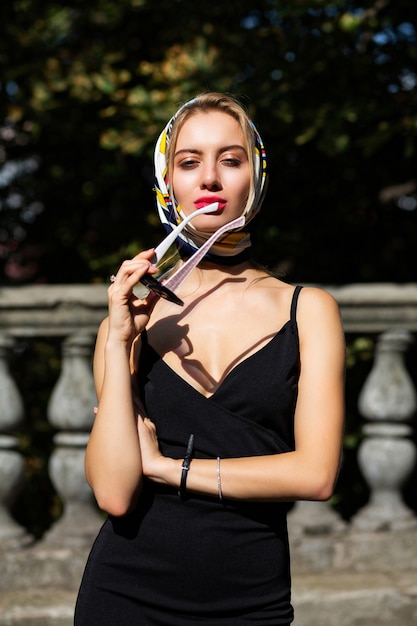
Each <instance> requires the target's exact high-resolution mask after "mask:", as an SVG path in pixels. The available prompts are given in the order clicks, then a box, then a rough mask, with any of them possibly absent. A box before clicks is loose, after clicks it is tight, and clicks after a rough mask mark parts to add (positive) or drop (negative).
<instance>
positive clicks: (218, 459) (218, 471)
mask: <svg viewBox="0 0 417 626" xmlns="http://www.w3.org/2000/svg"><path fill="white" fill-rule="evenodd" d="M217 493H218V495H219V500H220V502H221V501H222V500H223V493H222V477H221V474H220V457H219V456H218V457H217Z"/></svg>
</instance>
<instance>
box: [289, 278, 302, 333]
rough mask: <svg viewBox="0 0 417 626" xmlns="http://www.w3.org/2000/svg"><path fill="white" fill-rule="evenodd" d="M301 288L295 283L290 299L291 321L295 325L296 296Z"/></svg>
mask: <svg viewBox="0 0 417 626" xmlns="http://www.w3.org/2000/svg"><path fill="white" fill-rule="evenodd" d="M301 289H302V286H301V285H297V287H296V288H295V289H294V293H293V296H292V301H291V322H292V324H294V325H295V326H296V325H297V317H296V316H297V302H298V296H299V293H300V291H301Z"/></svg>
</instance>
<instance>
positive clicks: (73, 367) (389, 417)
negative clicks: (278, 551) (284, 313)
mask: <svg viewBox="0 0 417 626" xmlns="http://www.w3.org/2000/svg"><path fill="white" fill-rule="evenodd" d="M326 288H327V289H328V291H330V292H331V293H332V294H333V295H334V296H335V298H336V299H337V301H338V302H339V304H340V307H341V312H342V318H343V322H344V327H345V330H346V333H349V334H368V333H371V334H373V335H376V336H377V342H376V348H375V355H374V361H373V367H372V370H371V372H370V374H369V376H368V377H367V379H366V380H365V382H364V385H363V388H362V390H361V393H360V396H359V398H358V399H357V404H358V407H359V412H360V414H361V415H362V417H363V418H364V420H365V425H364V427H363V437H362V442H361V445H360V447H359V451H358V464H359V467H360V469H361V472H362V475H363V478H364V481H365V482H366V484H367V486H368V487H369V490H370V498H369V501H368V503H367V504H366V505H365V506H363V507H362V508H360V509H359V511H358V513H357V514H356V515H355V516H354V517H353V519H352V520H351V521H350V522H349V525H350V527H351V528H354V529H355V532H361V531H379V530H386V531H390V532H395V531H396V530H409V529H414V528H417V516H416V513H415V511H413V510H411V509H410V508H409V507H408V506H407V505H406V503H405V502H404V500H403V496H402V486H403V484H404V482H405V481H406V480H407V479H408V478H409V476H410V475H411V473H412V472H413V470H414V466H415V459H416V447H415V443H414V442H413V434H414V430H415V429H414V424H413V418H414V414H415V411H416V405H417V402H416V391H415V384H414V382H413V380H412V378H411V376H410V374H409V373H408V372H407V369H406V365H405V356H406V353H407V350H408V349H409V346H410V343H411V341H412V339H413V333H415V332H416V331H417V284H408V285H394V284H369V285H368V284H366V285H365V284H362V285H347V286H342V287H334V288H333V287H332V288H329V287H326ZM106 310H107V287H106V286H105V285H77V286H75V285H59V286H58V285H56V286H29V287H16V288H10V287H8V288H0V546H1V545H2V546H3V547H4V546H7V547H9V546H10V547H12V546H16V545H18V546H20V545H24V544H25V542H27V541H28V540H30V538H28V536H27V533H26V531H25V529H23V528H22V527H21V526H20V525H19V524H18V523H17V522H16V521H15V520H14V519H13V517H12V515H11V514H10V510H11V506H12V504H13V500H14V498H15V497H16V494H17V493H18V491H19V488H20V487H21V485H22V481H23V480H24V472H23V468H24V463H23V459H22V457H21V455H20V453H19V452H18V440H17V438H16V436H15V432H16V429H17V428H18V427H19V426H20V425H21V424H22V422H23V420H24V408H23V407H24V404H23V401H22V398H21V395H20V391H19V380H18V379H14V378H13V377H12V375H11V372H10V368H9V355H10V351H11V350H13V346H14V342H15V341H17V340H19V338H20V339H21V338H27V339H34V338H44V339H46V340H48V338H52V337H53V338H56V337H59V338H61V340H62V365H61V373H60V376H59V379H58V381H57V382H56V386H55V388H54V389H53V391H52V393H51V396H50V399H49V403H48V407H47V411H46V413H47V416H46V418H45V419H47V420H48V421H49V424H50V425H51V426H53V427H54V429H55V430H56V435H55V438H54V451H53V453H52V455H51V457H50V460H49V475H50V478H51V481H52V483H53V485H54V487H55V489H56V491H57V493H58V495H59V497H60V499H61V501H62V503H63V515H62V517H61V518H60V519H59V520H58V521H57V522H56V524H55V525H54V526H53V527H52V529H51V530H50V531H49V532H48V533H47V534H46V536H45V537H44V538H43V540H42V541H43V542H44V543H45V544H50V545H60V546H63V545H64V546H68V547H83V546H86V545H88V544H90V543H91V538H92V536H93V535H94V534H95V532H96V530H97V528H98V526H99V524H100V523H101V517H100V516H99V514H98V512H97V509H96V507H95V505H94V502H93V498H92V494H91V491H90V489H89V487H88V486H87V484H86V481H85V478H84V471H83V457H84V449H85V445H86V442H87V439H88V433H89V430H90V428H91V423H92V420H93V412H92V407H93V406H94V405H95V403H96V398H95V392H94V385H93V379H92V370H91V356H92V351H93V345H94V339H95V334H96V331H97V327H98V325H99V323H100V321H101V320H102V319H103V318H104V317H105V315H106ZM33 377H34V380H36V371H33ZM414 439H415V438H414ZM342 472H343V467H342ZM290 516H291V528H292V533H293V534H294V536H295V537H296V536H297V534H298V535H300V536H301V535H303V534H305V533H308V534H310V535H312V534H315V535H317V534H323V533H328V534H329V533H343V532H345V530H346V527H347V523H346V522H345V521H343V520H342V519H341V518H340V516H339V515H338V514H337V513H336V512H335V511H334V510H333V509H332V508H330V506H329V505H328V504H327V503H314V502H299V503H297V504H296V505H295V506H294V508H293V509H292V511H291V513H290Z"/></svg>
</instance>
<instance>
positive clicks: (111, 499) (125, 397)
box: [85, 343, 142, 515]
mask: <svg viewBox="0 0 417 626" xmlns="http://www.w3.org/2000/svg"><path fill="white" fill-rule="evenodd" d="M104 364H105V365H104V375H103V383H102V386H101V391H100V399H99V407H98V411H97V415H96V419H95V421H94V425H93V428H92V431H91V436H90V440H89V443H88V446H87V451H86V460H85V468H86V476H87V480H88V482H89V484H90V486H91V487H92V489H93V491H94V494H95V496H96V499H97V502H98V504H99V506H100V507H101V508H103V509H104V510H106V511H107V512H110V513H113V514H114V515H122V514H124V513H126V512H127V511H128V510H129V509H130V508H131V507H132V506H133V504H134V502H135V500H136V497H137V495H138V493H139V492H140V488H141V485H142V465H141V454H140V446H139V437H138V430H137V424H136V415H135V411H134V407H133V401H132V391H131V373H130V367H129V346H127V345H123V344H122V343H120V344H119V343H112V344H109V343H107V344H106V346H105V350H104Z"/></svg>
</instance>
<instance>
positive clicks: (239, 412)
mask: <svg viewBox="0 0 417 626" xmlns="http://www.w3.org/2000/svg"><path fill="white" fill-rule="evenodd" d="M299 290H300V288H299V287H297V288H296V289H295V291H294V296H293V301H292V305H291V314H290V319H289V321H288V322H287V323H286V324H284V326H283V327H282V328H281V330H280V331H279V332H278V333H277V334H276V335H275V336H274V337H273V338H272V339H271V340H270V341H269V343H267V344H266V345H265V346H264V347H263V348H261V349H260V350H259V351H257V352H256V353H254V354H252V355H251V356H249V357H248V358H246V359H245V360H244V361H243V362H241V363H239V364H238V365H237V366H236V367H235V368H234V369H233V370H232V371H231V372H230V373H229V374H228V376H227V377H226V379H225V380H224V381H223V383H222V384H221V385H220V387H219V388H218V389H217V390H216V392H215V393H214V394H213V395H212V396H211V397H210V398H206V397H204V396H203V395H201V394H200V393H199V392H197V391H196V390H195V389H194V388H193V387H192V386H190V385H189V384H188V383H187V382H185V381H184V380H183V379H182V378H181V377H180V376H178V375H177V374H176V373H175V372H174V371H173V370H172V369H171V368H170V367H169V366H167V365H166V364H165V363H164V361H163V360H162V359H161V358H160V357H159V356H158V355H157V354H156V352H155V351H154V350H153V349H152V347H151V346H150V345H149V344H148V343H147V340H146V333H144V337H143V346H142V353H141V362H140V368H139V372H140V386H141V389H142V397H143V400H144V403H145V407H146V410H147V414H148V415H149V417H150V418H151V419H152V420H153V421H154V422H155V424H156V427H157V432H158V439H159V442H160V448H161V451H162V453H163V454H165V455H166V456H170V457H173V458H183V457H184V452H185V448H186V445H187V441H188V438H189V435H190V434H191V433H193V434H194V458H209V459H213V458H216V457H217V456H220V457H221V458H227V457H230V458H233V457H245V456H258V455H267V454H277V453H282V452H288V451H290V450H293V449H294V409H295V403H296V398H297V384H298V377H299V345H298V332H297V324H296V319H295V313H296V304H297V298H298V293H299ZM287 510H288V506H287V505H286V504H285V503H259V502H246V501H245V502H235V501H233V502H225V501H224V500H223V501H222V502H220V501H219V500H218V499H217V498H210V497H204V496H198V495H194V494H189V497H188V498H187V499H186V500H181V499H180V498H179V497H178V494H177V491H176V490H175V489H172V488H167V487H162V486H160V485H156V484H153V483H147V484H146V486H145V488H144V490H143V491H142V494H141V496H140V499H139V503H138V506H137V509H136V510H135V511H133V512H132V513H130V514H129V515H126V516H125V517H122V518H115V517H111V516H109V517H108V518H107V520H106V522H105V523H104V525H103V527H102V529H101V531H100V533H99V535H98V537H97V539H96V541H95V543H94V546H93V548H92V550H91V553H90V556H89V559H88V562H87V565H86V569H85V572H84V576H83V580H82V583H81V587H80V591H79V594H78V599H77V606H76V611H75V626H116V625H117V626H162V625H163V626H186V625H191V624H193V625H194V624H204V626H218V625H221V624H227V626H244V625H245V624H253V625H258V624H259V625H262V626H277V625H279V624H281V625H282V624H290V623H291V622H292V619H293V610H292V606H291V599H290V594H291V591H290V567H289V547H288V536H287V522H286V514H287Z"/></svg>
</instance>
